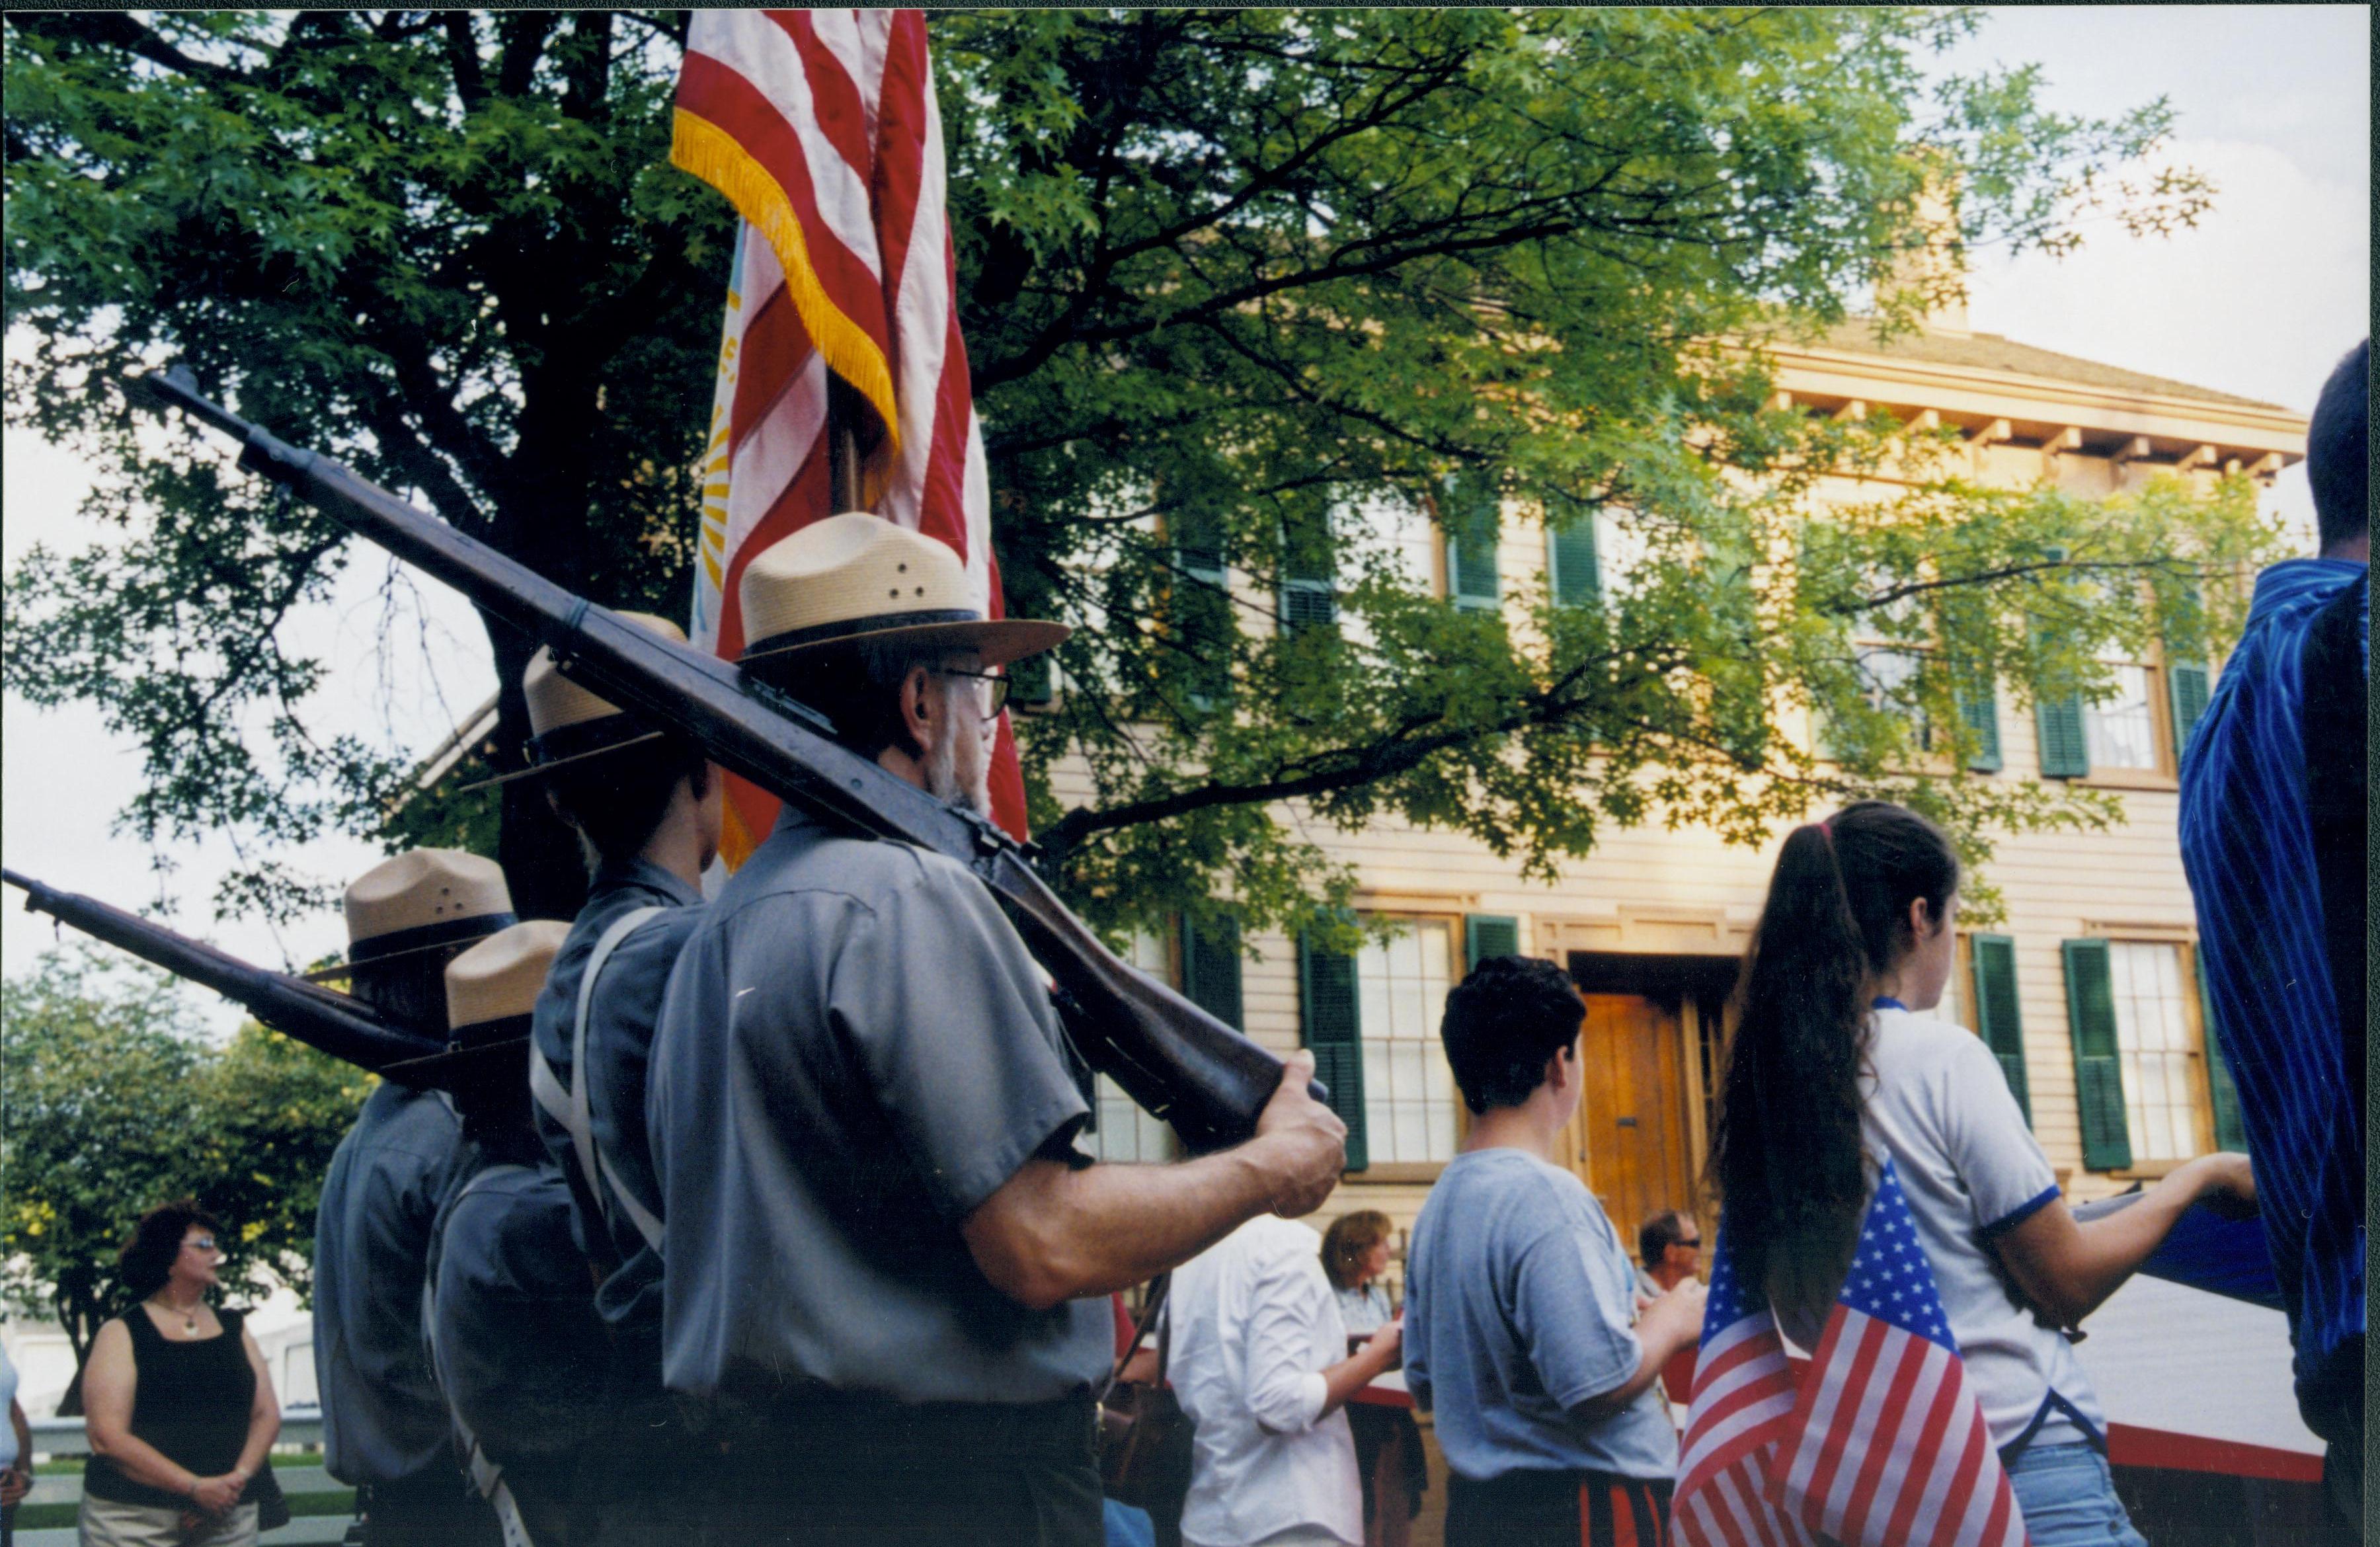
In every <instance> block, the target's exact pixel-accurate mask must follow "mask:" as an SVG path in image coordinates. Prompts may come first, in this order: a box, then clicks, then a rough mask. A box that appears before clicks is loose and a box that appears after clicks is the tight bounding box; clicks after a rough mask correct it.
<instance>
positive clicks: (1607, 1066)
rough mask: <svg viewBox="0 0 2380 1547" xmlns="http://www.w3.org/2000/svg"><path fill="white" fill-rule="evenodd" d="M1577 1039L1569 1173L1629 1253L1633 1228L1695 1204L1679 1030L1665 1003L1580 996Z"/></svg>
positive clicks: (1682, 1042) (1633, 996) (1609, 995)
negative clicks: (1580, 1085)
mask: <svg viewBox="0 0 2380 1547" xmlns="http://www.w3.org/2000/svg"><path fill="white" fill-rule="evenodd" d="M1579 997H1581V998H1582V999H1584V1000H1585V1001H1586V1024H1585V1028H1584V1029H1582V1031H1581V1033H1580V1036H1579V1053H1578V1057H1579V1066H1580V1068H1581V1071H1582V1073H1583V1074H1584V1076H1585V1091H1584V1093H1583V1094H1582V1095H1581V1097H1580V1099H1579V1103H1578V1115H1577V1116H1575V1117H1573V1119H1572V1120H1571V1125H1570V1133H1569V1139H1570V1142H1571V1145H1572V1149H1573V1160H1572V1162H1571V1167H1572V1169H1573V1170H1574V1171H1576V1172H1577V1173H1578V1175H1580V1177H1582V1178H1583V1179H1584V1180H1585V1183H1586V1185H1587V1187H1588V1188H1591V1189H1592V1190H1593V1191H1594V1193H1595V1195H1596V1197H1597V1198H1598V1199H1600V1200H1602V1202H1603V1210H1604V1212H1606V1213H1608V1214H1609V1215H1610V1216H1611V1223H1612V1224H1613V1225H1615V1226H1616V1227H1617V1228H1618V1229H1619V1231H1620V1237H1621V1240H1622V1241H1623V1242H1625V1243H1626V1244H1627V1246H1628V1249H1629V1250H1630V1251H1631V1252H1632V1253H1633V1251H1634V1250H1635V1241H1636V1227H1637V1226H1638V1225H1639V1224H1643V1223H1644V1222H1645V1220H1646V1219H1649V1218H1650V1217H1652V1216H1653V1215H1654V1214H1656V1213H1658V1212H1660V1211H1662V1210H1664V1209H1691V1208H1692V1207H1694V1173H1693V1169H1692V1166H1693V1163H1692V1161H1691V1160H1690V1159H1689V1158H1688V1153H1687V1151H1688V1144H1687V1120H1686V1095H1687V1092H1686V1080H1685V1074H1684V1069H1683V1056H1682V1055H1683V1051H1684V1047H1685V1035H1684V1028H1683V1026H1682V1022H1681V1020H1680V1017H1679V1011H1678V1009H1677V1008H1676V1007H1675V1006H1674V1005H1665V1004H1664V1003H1663V1002H1661V1001H1658V1000H1654V999H1647V998H1645V997H1644V996H1642V995H1639V994H1633V993H1586V994H1581V995H1580V996H1579Z"/></svg>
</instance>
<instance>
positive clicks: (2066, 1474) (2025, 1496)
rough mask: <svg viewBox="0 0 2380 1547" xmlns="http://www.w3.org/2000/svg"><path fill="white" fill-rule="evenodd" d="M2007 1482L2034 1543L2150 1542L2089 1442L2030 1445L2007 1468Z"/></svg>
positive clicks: (2098, 1545)
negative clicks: (2128, 1512) (2137, 1527)
mask: <svg viewBox="0 0 2380 1547" xmlns="http://www.w3.org/2000/svg"><path fill="white" fill-rule="evenodd" d="M2009 1485H2010V1487H2011V1488H2013V1489H2014V1490H2015V1491H2016V1504H2017V1508H2018V1509H2020V1510H2022V1512H2023V1514H2024V1529H2025V1533H2026V1534H2027V1535H2028V1536H2030V1537H2031V1538H2032V1539H2033V1547H2148V1539H2147V1538H2145V1537H2143V1535H2141V1533H2140V1532H2138V1531H2136V1530H2134V1529H2132V1519H2131V1516H2129V1515H2126V1514H2125V1513H2124V1502H2123V1501H2122V1500H2121V1499H2119V1498H2118V1497H2116V1481H2115V1479H2114V1478H2112V1477H2110V1476H2108V1475H2107V1462H2106V1460H2104V1459H2103V1458H2102V1457H2101V1456H2100V1455H2099V1453H2098V1452H2097V1451H2095V1450H2093V1449H2092V1448H2091V1447H2090V1446H2089V1445H2085V1444H2070V1445H2029V1446H2027V1447H2026V1448H2025V1450H2024V1452H2023V1453H2022V1455H2020V1456H2018V1457H2017V1458H2016V1463H2015V1465H2013V1466H2011V1467H2010V1468H2009Z"/></svg>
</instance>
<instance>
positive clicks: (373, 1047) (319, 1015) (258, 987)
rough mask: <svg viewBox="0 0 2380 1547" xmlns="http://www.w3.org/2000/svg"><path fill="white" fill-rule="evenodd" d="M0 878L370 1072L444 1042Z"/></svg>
mask: <svg viewBox="0 0 2380 1547" xmlns="http://www.w3.org/2000/svg"><path fill="white" fill-rule="evenodd" d="M0 880H5V881H6V882H7V883H8V884H9V885H11V886H16V887H20V888H22V889H23V891H24V893H25V908H26V911H28V912H39V913H46V914H49V915H50V916H51V917H53V918H55V919H56V920H58V921H59V922H61V923H66V924H72V925H73V926H74V927H75V928H76V929H79V930H80V931H82V932H83V933H85V934H88V935H90V936H91V937H92V938H94V939H97V940H103V941H105V942H106V943H107V944H110V945H113V946H115V947H116V948H117V949H118V950H121V951H127V952H129V953H130V954H132V955H133V956H139V957H140V959H141V960H143V961H145V962H149V963H152V965H154V966H158V967H162V968H164V969H165V970H166V971H168V972H171V973H173V974H174V975H175V976H176V977H177V978H187V979H188V980H189V981H192V982H194V983H197V984H200V986H202V987H205V988H211V989H212V990H214V991H215V992H216V993H220V994H222V995H223V996H224V997H225V998H226V999H228V1000H231V1001H232V1002H233V1003H235V1004H237V1005H244V1006H246V1007H247V1009H248V1011H249V1014H250V1015H253V1016H254V1017H256V1018H257V1019H258V1020H259V1021H261V1022H262V1023H263V1024H264V1025H266V1026H269V1027H271V1028H272V1029H273V1030H275V1031H278V1032H280V1033H282V1034H283V1035H284V1036H287V1037H294V1038H296V1039H297V1041H301V1042H304V1043H305V1044H306V1045H307V1046H309V1047H313V1048H320V1049H321V1050H322V1052H324V1053H327V1054H330V1055H331V1056H332V1057H334V1058H342V1059H345V1060H346V1062H348V1063H350V1064H354V1065H356V1066H358V1067H361V1068H366V1069H370V1070H371V1071H372V1072H374V1073H375V1074H377V1073H379V1072H381V1071H383V1070H384V1069H386V1068H388V1067H389V1066H392V1065H395V1064H400V1063H403V1062H405V1061H406V1060H407V1059H412V1058H419V1057H422V1056H424V1055H426V1054H432V1053H437V1052H439V1051H440V1050H442V1049H443V1047H444V1046H445V1039H444V1038H443V1036H440V1037H436V1038H432V1037H431V1036H429V1035H428V1034H426V1033H423V1032H418V1031H413V1030H410V1029H407V1028H405V1027H402V1026H398V1025H395V1024H394V1023H393V1022H391V1021H389V1020H388V1019H387V1018H386V1017H383V1016H382V1015H381V1014H380V1013H379V1012H378V1011H376V1010H374V1009H373V1008H372V1007H371V1006H370V1005H366V1004H365V1003H364V1002H363V1001H361V1000H359V999H356V998H354V997H352V996H350V995H347V994H344V993H338V992H336V991H335V990H333V989H326V988H322V987H319V986H318V985H316V984H313V983H310V982H308V981H306V980H304V979H303V978H293V977H291V976H289V975H288V974H287V973H285V972H273V971H269V970H267V969H266V968H261V967H251V966H250V965H249V964H248V963H247V962H244V961H242V960H240V959H239V958H238V957H237V956H232V955H230V954H229V953H227V952H224V951H218V950H216V949H215V948H214V947H213V946H212V945H208V944H203V943H201V942H200V941H196V940H192V939H191V938H189V937H188V935H184V934H177V933H176V932H174V931H172V930H169V929H167V928H165V927H164V925H163V924H155V923H152V922H150V921H149V920H146V919H143V918H141V917H140V915H138V914H135V913H127V912H125V911H124V910H123V909H122V908H120V907H110V906H109V905H107V904H106V903H103V902H101V901H100V900H99V899H98V898H96V897H86V896H84V895H81V894H79V893H76V892H61V891H58V890H57V889H55V887H50V886H44V885H42V883H40V882H38V881H35V880H34V879H32V878H31V877H30V876H27V875H20V874H18V872H17V871H0Z"/></svg>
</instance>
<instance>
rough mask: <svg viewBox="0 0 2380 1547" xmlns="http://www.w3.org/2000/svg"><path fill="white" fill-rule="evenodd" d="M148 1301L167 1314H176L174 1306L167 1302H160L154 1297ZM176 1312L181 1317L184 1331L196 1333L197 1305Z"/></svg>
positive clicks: (197, 1321)
mask: <svg viewBox="0 0 2380 1547" xmlns="http://www.w3.org/2000/svg"><path fill="white" fill-rule="evenodd" d="M149 1303H150V1304H151V1305H153V1306H156V1307H157V1309H160V1310H162V1311H164V1313H165V1314H166V1315H168V1316H172V1315H175V1314H177V1313H176V1311H175V1309H174V1308H173V1307H172V1306H171V1305H169V1304H164V1303H162V1302H160V1301H158V1300H156V1299H154V1298H152V1299H151V1300H150V1302H149ZM178 1314H179V1315H180V1316H181V1318H182V1330H183V1331H184V1332H186V1333H196V1332H197V1331H198V1330H199V1308H198V1307H197V1306H195V1305H194V1306H192V1307H190V1309H188V1310H185V1311H181V1312H179V1313H178Z"/></svg>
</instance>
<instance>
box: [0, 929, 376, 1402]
mask: <svg viewBox="0 0 2380 1547" xmlns="http://www.w3.org/2000/svg"><path fill="white" fill-rule="evenodd" d="M0 1018H5V1020H6V1039H5V1041H0V1089H5V1092H6V1096H5V1110H0V1118H4V1119H5V1121H0V1173H5V1177H6V1186H5V1188H0V1195H5V1196H0V1297H6V1299H7V1300H8V1301H10V1302H11V1303H12V1304H14V1305H16V1306H18V1307H19V1308H21V1309H27V1310H30V1311H34V1312H36V1313H46V1314H48V1315H52V1316H55V1317H56V1318H57V1319H58V1321H59V1322H61V1323H62V1324H63V1325H64V1326H65V1328H66V1331H67V1338H68V1340H69V1341H70V1342H71V1343H72V1344H73V1346H74V1350H75V1358H76V1361H77V1363H78V1365H79V1363H80V1361H81V1360H82V1358H84V1356H85V1355H86V1354H88V1353H89V1351H90V1348H91V1337H92V1335H93V1334H95V1333H96V1332H97V1331H98V1329H99V1324H100V1322H103V1321H105V1320H106V1319H107V1318H108V1317H109V1316H111V1315H114V1314H115V1312H116V1311H117V1310H118V1309H121V1307H120V1305H119V1304H118V1298H119V1296H118V1290H117V1287H116V1281H115V1252H116V1249H117V1248H118V1247H119V1246H120V1245H122V1244H123V1242H124V1240H125V1239H126V1238H127V1237H128V1236H129V1235H130V1234H131V1230H132V1225H133V1224H134V1222H136V1221H137V1220H139V1218H140V1215H141V1214H142V1213H143V1212H146V1211H148V1210H149V1209H152V1208H154V1207H155V1206H156V1205H158V1204H160V1203H164V1202H167V1201H170V1200H173V1199H176V1198H182V1197H195V1198H197V1199H198V1200H199V1201H200V1204H202V1205H203V1206H204V1207H206V1208H207V1209H208V1210H210V1211H211V1212H213V1213H215V1214H216V1215H217V1217H219V1218H221V1219H222V1220H223V1222H224V1225H225V1231H224V1234H223V1236H221V1237H220V1239H221V1244H222V1246H223V1248H224V1249H225V1261H224V1265H223V1269H222V1276H223V1281H224V1284H225V1287H226V1288H227V1289H228V1290H230V1291H231V1293H232V1294H233V1295H235V1296H254V1295H261V1294H263V1293H265V1292H266V1291H267V1290H268V1289H269V1288H270V1286H271V1285H272V1284H273V1283H274V1282H278V1283H282V1284H286V1285H289V1286H290V1287H291V1288H293V1289H295V1290H296V1291H297V1294H298V1296H299V1297H300V1298H301V1299H302V1298H304V1297H306V1295H307V1294H308V1293H309V1292H310V1288H311V1283H312V1270H311V1260H312V1255H313V1240H314V1211H315V1208H316V1205H317V1204H318V1203H319V1202H320V1201H321V1198H322V1175H323V1173H324V1172H325V1171H326V1170H327V1169H328V1168H329V1165H330V1162H331V1152H332V1151H333V1150H334V1149H335V1148H337V1145H338V1141H339V1139H340V1138H341V1137H342V1136H343V1135H344V1134H345V1133H346V1130H347V1128H348V1127H349V1126H350V1125H351V1124H352V1123H353V1122H354V1121H355V1116H356V1112H357V1110H358V1107H359V1106H360V1105H361V1104H362V1102H363V1098H364V1097H365V1095H366V1094H367V1093H369V1090H370V1081H371V1077H370V1076H369V1075H366V1074H363V1073H362V1072H360V1071H358V1070H357V1069H355V1068H354V1067H352V1066H348V1065H346V1064H342V1063H340V1062H338V1061H337V1060H336V1059H333V1058H330V1057H328V1056H326V1055H324V1054H320V1053H316V1052H314V1051H313V1050H312V1049H310V1048H307V1047H304V1046H302V1045H300V1044H299V1043H297V1042H293V1041H289V1040H288V1039H286V1038H285V1037H281V1036H279V1035H277V1034H275V1033H273V1032H270V1031H267V1030H265V1029H263V1028H261V1027H260V1026H257V1025H255V1024H254V1023H252V1022H251V1023H249V1024H247V1025H244V1026H242V1027H241V1028H240V1029H239V1030H238V1032H237V1033H236V1034H235V1035H234V1036H233V1038H232V1039H231V1041H230V1042H229V1043H228V1044H227V1045H225V1046H223V1047H220V1048H218V1047H213V1046H210V1045H209V1044H208V1043H207V1042H206V1041H205V1040H204V1039H203V1038H202V1037H201V1036H200V1032H199V1029H198V1026H197V1023H196V1021H195V1020H194V1019H193V1018H192V1017H191V1015H190V1012H189V1009H188V1005H187V1004H186V1003H185V1002H184V1001H183V999H182V997H181V991H180V990H179V988H178V987H177V986H176V984H175V982H174V981H173V980H172V979H170V978H168V977H166V976H165V975H164V974H163V973H161V972H155V971H152V970H151V969H150V968H145V967H140V966H136V965H132V964H129V963H127V962H125V961H124V960H123V959H122V958H121V957H117V956H111V955H109V954H107V953H104V952H103V951H101V950H99V949H98V948H96V947H91V946H85V947H82V948H79V949H77V950H74V951H57V952H52V953H50V954H49V955H47V956H43V957H42V959H41V962H40V963H39V965H38V966H36V967H35V968H34V969H33V971H32V972H30V973H29V974H27V975H26V976H25V977H22V978H12V979H10V980H8V981H7V982H6V984H5V985H0Z"/></svg>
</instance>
